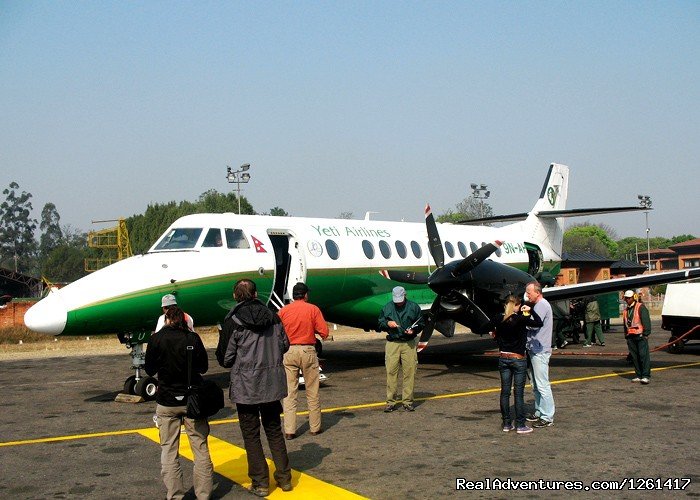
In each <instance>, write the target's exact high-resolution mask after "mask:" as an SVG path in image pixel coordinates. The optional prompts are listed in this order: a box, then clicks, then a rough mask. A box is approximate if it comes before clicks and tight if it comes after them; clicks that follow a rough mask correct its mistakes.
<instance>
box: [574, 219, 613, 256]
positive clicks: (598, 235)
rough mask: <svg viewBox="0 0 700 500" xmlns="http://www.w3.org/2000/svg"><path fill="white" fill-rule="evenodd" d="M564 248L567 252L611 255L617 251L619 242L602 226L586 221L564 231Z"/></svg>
mask: <svg viewBox="0 0 700 500" xmlns="http://www.w3.org/2000/svg"><path fill="white" fill-rule="evenodd" d="M563 249H564V251H567V252H574V251H579V252H581V251H584V252H593V253H595V254H598V255H601V256H603V257H610V256H611V255H614V254H615V253H616V252H617V243H615V241H613V239H612V238H610V236H609V235H608V233H606V232H605V230H604V229H603V228H602V227H600V226H593V225H591V224H589V223H588V222H586V223H583V224H578V225H575V226H573V227H571V228H570V229H568V230H566V231H565V232H564V244H563Z"/></svg>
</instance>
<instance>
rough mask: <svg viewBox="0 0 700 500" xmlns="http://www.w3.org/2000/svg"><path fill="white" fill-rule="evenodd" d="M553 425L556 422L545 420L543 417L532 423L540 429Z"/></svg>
mask: <svg viewBox="0 0 700 500" xmlns="http://www.w3.org/2000/svg"><path fill="white" fill-rule="evenodd" d="M553 425H554V422H550V421H549V420H543V419H539V420H538V421H537V422H535V423H534V424H532V426H533V427H536V428H538V429H539V428H541V427H551V426H553Z"/></svg>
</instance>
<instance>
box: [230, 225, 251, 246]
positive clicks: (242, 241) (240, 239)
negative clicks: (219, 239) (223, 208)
mask: <svg viewBox="0 0 700 500" xmlns="http://www.w3.org/2000/svg"><path fill="white" fill-rule="evenodd" d="M226 246H227V247H229V248H250V243H248V240H247V239H246V237H245V234H243V230H241V229H228V228H227V229H226Z"/></svg>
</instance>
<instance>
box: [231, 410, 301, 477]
mask: <svg viewBox="0 0 700 500" xmlns="http://www.w3.org/2000/svg"><path fill="white" fill-rule="evenodd" d="M236 409H237V410H238V423H239V425H240V426H241V434H243V443H244V446H245V451H246V456H247V458H248V476H249V477H250V479H251V481H252V482H253V486H260V487H263V488H268V487H269V486H270V469H269V468H268V467H267V462H266V461H265V452H264V451H263V447H262V441H260V422H261V421H262V426H263V428H264V429H265V436H267V443H268V444H269V445H270V453H271V454H272V461H273V462H274V463H275V481H277V484H284V483H291V482H292V470H291V468H290V467H289V457H288V456H287V445H286V444H285V442H284V435H283V434H282V420H281V418H280V414H281V413H282V403H281V402H280V401H272V402H270V403H261V404H256V405H244V404H240V403H236Z"/></svg>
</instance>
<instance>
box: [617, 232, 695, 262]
mask: <svg viewBox="0 0 700 500" xmlns="http://www.w3.org/2000/svg"><path fill="white" fill-rule="evenodd" d="M694 239H695V236H693V235H692V234H681V235H678V236H673V237H672V238H664V237H663V236H657V237H655V238H649V249H652V250H653V249H656V248H668V247H670V246H672V245H675V244H676V243H683V242H684V241H688V240H694ZM646 251H647V239H646V238H637V237H634V236H629V237H627V238H622V239H621V240H619V241H618V242H617V252H616V253H615V254H614V255H613V256H614V257H616V258H618V259H631V260H635V259H636V255H637V252H639V253H640V254H646Z"/></svg>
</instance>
